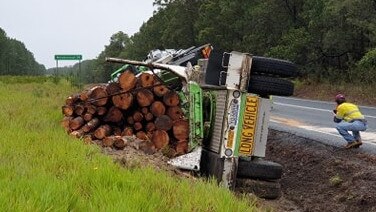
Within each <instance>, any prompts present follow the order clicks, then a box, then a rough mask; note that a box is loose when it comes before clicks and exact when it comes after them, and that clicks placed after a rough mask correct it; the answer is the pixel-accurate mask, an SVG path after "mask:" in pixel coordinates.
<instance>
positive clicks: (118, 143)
mask: <svg viewBox="0 0 376 212" xmlns="http://www.w3.org/2000/svg"><path fill="white" fill-rule="evenodd" d="M114 137H115V142H114V147H115V148H116V149H124V148H125V147H126V146H127V140H125V139H123V138H122V137H121V136H114Z"/></svg>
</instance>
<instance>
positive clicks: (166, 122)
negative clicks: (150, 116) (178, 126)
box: [154, 115, 173, 131]
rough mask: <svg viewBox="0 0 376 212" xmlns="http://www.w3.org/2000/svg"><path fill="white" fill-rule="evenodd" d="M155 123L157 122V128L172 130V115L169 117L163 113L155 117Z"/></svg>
mask: <svg viewBox="0 0 376 212" xmlns="http://www.w3.org/2000/svg"><path fill="white" fill-rule="evenodd" d="M154 124H155V128H156V129H157V130H165V131H167V130H170V129H171V128H172V124H173V122H172V120H171V118H170V117H168V116H167V115H162V116H159V117H157V118H156V119H155V121H154Z"/></svg>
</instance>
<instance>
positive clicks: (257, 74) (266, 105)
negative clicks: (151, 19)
mask: <svg viewBox="0 0 376 212" xmlns="http://www.w3.org/2000/svg"><path fill="white" fill-rule="evenodd" d="M177 52H178V54H177V55H173V54H165V55H164V57H163V58H161V57H160V58H155V57H152V58H149V60H148V61H133V60H125V59H119V58H106V61H108V62H115V63H121V64H125V66H123V69H119V70H118V71H117V72H115V73H114V74H113V75H112V80H113V81H116V77H117V76H118V74H119V73H121V72H122V70H124V69H127V68H130V67H131V69H132V70H136V71H135V73H138V72H139V71H140V70H142V71H145V70H148V71H151V72H152V73H153V74H154V75H155V76H156V77H157V78H158V79H159V80H160V81H162V82H163V84H164V85H166V86H167V87H168V88H169V89H172V90H175V91H177V92H178V93H179V98H180V104H181V107H182V108H184V112H185V115H186V117H188V119H189V120H188V121H189V152H188V153H187V154H184V155H181V156H179V157H176V158H173V159H171V160H170V161H169V163H170V164H172V165H174V166H177V167H179V168H181V169H188V170H194V171H197V172H200V173H201V175H203V176H208V177H212V176H214V177H215V178H216V179H217V180H218V182H219V183H220V184H221V185H223V186H225V187H227V188H230V189H234V188H235V185H241V186H243V187H247V186H248V187H250V190H251V191H252V192H254V193H256V195H258V196H261V197H265V198H277V197H278V196H279V194H280V185H279V183H278V180H279V179H280V178H281V174H282V166H281V165H280V164H278V163H274V162H272V161H267V160H264V159H263V158H264V157H265V150H266V143H267V136H268V123H269V116H270V108H271V101H270V98H269V96H270V95H280V96H290V95H292V94H293V89H294V86H293V83H292V82H291V81H290V80H289V79H291V78H293V77H296V76H297V73H298V72H297V68H296V66H295V65H294V64H293V63H291V62H289V61H286V60H279V59H274V58H266V57H258V56H253V55H251V54H248V53H241V52H236V51H232V52H224V51H221V50H216V49H214V48H212V46H210V45H204V46H201V47H198V48H193V47H192V48H190V49H187V50H185V51H177ZM260 191H261V192H260Z"/></svg>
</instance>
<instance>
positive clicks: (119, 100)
mask: <svg viewBox="0 0 376 212" xmlns="http://www.w3.org/2000/svg"><path fill="white" fill-rule="evenodd" d="M112 102H113V103H114V105H115V106H116V107H118V108H120V109H123V110H127V109H128V108H129V107H130V106H132V102H133V95H132V94H131V93H122V94H119V95H115V96H113V97H112Z"/></svg>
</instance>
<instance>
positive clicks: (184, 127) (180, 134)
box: [172, 119, 189, 141]
mask: <svg viewBox="0 0 376 212" xmlns="http://www.w3.org/2000/svg"><path fill="white" fill-rule="evenodd" d="M172 133H173V135H174V137H175V138H176V139H178V140H180V141H182V140H188V137H189V123H188V120H183V119H182V120H177V121H175V122H174V126H173V127H172Z"/></svg>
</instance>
